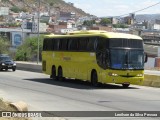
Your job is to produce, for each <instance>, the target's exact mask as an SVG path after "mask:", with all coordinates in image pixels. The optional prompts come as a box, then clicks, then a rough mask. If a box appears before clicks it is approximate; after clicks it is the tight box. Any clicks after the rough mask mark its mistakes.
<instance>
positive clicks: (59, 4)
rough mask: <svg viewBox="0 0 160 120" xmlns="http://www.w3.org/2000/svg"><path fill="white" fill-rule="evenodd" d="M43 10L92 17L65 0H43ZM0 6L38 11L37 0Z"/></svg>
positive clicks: (10, 0)
mask: <svg viewBox="0 0 160 120" xmlns="http://www.w3.org/2000/svg"><path fill="white" fill-rule="evenodd" d="M40 5H41V10H42V11H49V10H50V12H51V13H53V12H54V11H55V10H57V9H58V10H59V11H62V12H74V13H76V16H77V17H83V16H90V14H88V13H86V12H84V11H83V10H82V9H79V8H76V7H75V6H74V4H72V3H66V2H65V1H63V0H41V3H40ZM0 6H5V7H10V8H13V7H17V8H18V9H21V10H23V11H28V12H31V11H35V10H37V8H38V7H37V6H38V3H37V0H1V2H0Z"/></svg>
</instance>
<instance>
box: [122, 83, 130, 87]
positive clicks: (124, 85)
mask: <svg viewBox="0 0 160 120" xmlns="http://www.w3.org/2000/svg"><path fill="white" fill-rule="evenodd" d="M129 85H130V84H124V83H123V84H122V86H123V88H128V87H129Z"/></svg>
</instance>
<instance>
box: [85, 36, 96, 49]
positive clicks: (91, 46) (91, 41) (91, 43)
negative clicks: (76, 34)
mask: <svg viewBox="0 0 160 120" xmlns="http://www.w3.org/2000/svg"><path fill="white" fill-rule="evenodd" d="M96 41H97V38H96V37H90V38H89V39H88V44H87V51H89V52H93V51H95V50H96V47H97V45H96Z"/></svg>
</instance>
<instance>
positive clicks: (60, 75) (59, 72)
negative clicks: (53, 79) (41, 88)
mask: <svg viewBox="0 0 160 120" xmlns="http://www.w3.org/2000/svg"><path fill="white" fill-rule="evenodd" d="M63 79H64V78H63V70H62V67H58V80H63Z"/></svg>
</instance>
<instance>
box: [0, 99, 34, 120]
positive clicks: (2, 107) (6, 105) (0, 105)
mask: <svg viewBox="0 0 160 120" xmlns="http://www.w3.org/2000/svg"><path fill="white" fill-rule="evenodd" d="M0 111H17V110H16V108H14V107H13V106H11V105H10V102H7V101H4V100H3V99H0ZM0 120H31V119H29V118H10V117H7V118H3V117H0Z"/></svg>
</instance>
